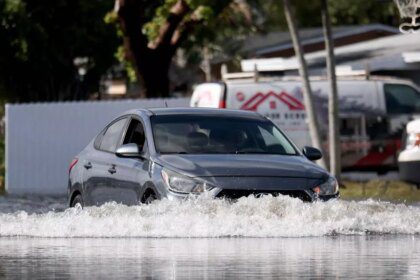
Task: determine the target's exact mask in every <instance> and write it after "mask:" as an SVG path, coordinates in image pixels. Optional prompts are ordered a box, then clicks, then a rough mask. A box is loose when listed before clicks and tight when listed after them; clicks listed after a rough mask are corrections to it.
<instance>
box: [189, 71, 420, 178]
mask: <svg viewBox="0 0 420 280" xmlns="http://www.w3.org/2000/svg"><path fill="white" fill-rule="evenodd" d="M235 78H236V77H234V76H233V77H232V78H231V79H227V80H226V81H224V82H218V83H204V84H200V85H198V86H197V87H196V88H195V90H194V92H193V95H192V97H191V102H190V105H191V106H192V107H213V108H229V109H242V110H252V111H256V112H259V113H261V114H262V115H265V116H267V117H268V118H270V119H271V120H272V121H273V122H275V123H276V124H277V125H278V126H279V127H280V128H282V129H283V130H284V131H285V132H286V133H287V134H288V135H289V137H290V138H292V139H293V141H294V142H295V143H297V145H298V146H300V147H303V146H305V145H310V144H311V139H310V136H309V130H308V125H307V121H306V111H305V105H304V102H303V93H302V84H301V81H300V79H299V78H298V77H283V78H273V77H267V78H259V79H258V80H257V79H254V78H252V77H249V78H240V79H235ZM311 86H312V90H313V96H314V103H315V108H316V110H317V113H318V122H319V124H320V126H321V131H322V136H323V140H324V141H323V143H324V145H325V147H324V148H325V150H327V148H328V142H327V140H328V137H327V133H328V114H327V112H328V102H327V101H328V88H329V83H328V81H327V80H326V79H325V78H323V77H313V78H311ZM338 92H339V107H340V135H341V150H342V163H343V169H344V170H366V171H377V172H386V171H388V170H392V169H396V168H397V154H398V152H399V149H400V147H401V135H402V131H403V130H404V127H405V124H406V123H407V122H408V121H409V120H410V119H411V118H412V116H413V115H415V114H419V113H420V91H419V89H418V88H417V87H416V85H415V84H414V83H412V82H410V81H407V80H401V79H396V78H387V77H379V76H378V77H375V76H370V77H358V76H352V77H340V78H339V80H338ZM327 156H328V155H327Z"/></svg>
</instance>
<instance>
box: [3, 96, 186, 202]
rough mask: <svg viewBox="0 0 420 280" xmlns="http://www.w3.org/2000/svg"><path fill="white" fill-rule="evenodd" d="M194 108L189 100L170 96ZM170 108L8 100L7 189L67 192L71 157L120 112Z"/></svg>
mask: <svg viewBox="0 0 420 280" xmlns="http://www.w3.org/2000/svg"><path fill="white" fill-rule="evenodd" d="M166 101H167V105H168V107H188V105H189V99H187V98H177V99H166ZM151 107H165V101H164V100H163V99H148V100H122V101H88V102H62V103H32V104H16V105H13V104H7V105H6V190H7V192H8V193H10V194H53V195H60V194H65V193H66V191H67V175H68V174H67V172H68V166H69V163H70V161H71V160H72V159H73V157H74V156H75V155H76V154H78V153H79V152H80V151H81V150H82V149H83V148H84V147H85V146H86V145H87V144H88V143H89V141H90V140H91V139H92V138H93V137H94V136H95V135H97V133H99V131H100V130H102V128H103V127H104V126H105V125H106V124H107V123H109V122H110V121H111V120H112V119H113V118H114V117H116V116H118V115H119V114H120V113H123V112H124V111H127V110H130V109H135V108H151Z"/></svg>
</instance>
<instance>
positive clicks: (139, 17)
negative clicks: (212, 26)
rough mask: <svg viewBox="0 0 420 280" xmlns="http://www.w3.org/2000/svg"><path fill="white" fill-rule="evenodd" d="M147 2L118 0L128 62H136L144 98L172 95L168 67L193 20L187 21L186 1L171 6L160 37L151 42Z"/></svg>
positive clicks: (118, 10) (161, 28)
mask: <svg viewBox="0 0 420 280" xmlns="http://www.w3.org/2000/svg"><path fill="white" fill-rule="evenodd" d="M148 4H150V2H147V1H139V0H116V2H115V11H116V12H117V14H118V18H119V25H120V27H121V30H122V32H123V34H124V36H123V43H124V49H125V54H126V59H127V60H128V61H131V62H132V63H133V66H134V67H135V70H136V74H137V79H138V82H139V84H140V89H141V94H142V97H167V96H169V68H170V66H171V62H172V57H173V56H174V54H175V51H176V49H177V48H178V47H179V45H180V43H181V42H182V41H183V40H184V39H185V38H186V36H187V34H188V32H189V31H190V30H191V26H192V25H193V23H195V22H194V20H189V21H184V19H185V17H186V15H187V14H188V13H190V12H191V11H190V8H189V6H188V4H187V3H186V2H185V1H184V0H178V1H177V2H175V3H174V5H173V6H172V8H171V10H170V13H169V15H168V18H167V20H166V22H164V23H163V24H162V26H161V27H160V32H159V35H158V36H157V38H156V39H155V40H154V41H152V42H149V40H148V38H147V37H146V35H145V34H144V33H143V30H142V28H143V26H144V24H146V22H147V18H146V17H145V15H144V11H145V5H148Z"/></svg>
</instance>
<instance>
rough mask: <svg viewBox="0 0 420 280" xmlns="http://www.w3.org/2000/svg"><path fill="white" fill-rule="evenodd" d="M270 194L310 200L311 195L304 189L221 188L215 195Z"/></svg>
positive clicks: (231, 196)
mask: <svg viewBox="0 0 420 280" xmlns="http://www.w3.org/2000/svg"><path fill="white" fill-rule="evenodd" d="M266 194H270V195H272V196H278V195H287V196H291V197H295V198H299V199H301V200H303V201H312V199H311V197H310V196H309V195H308V194H307V193H306V192H305V191H299V190H296V191H278V190H233V189H223V190H221V191H220V192H219V193H218V194H217V196H216V197H219V198H227V199H238V198H240V197H247V196H250V195H253V196H255V197H259V196H261V195H266Z"/></svg>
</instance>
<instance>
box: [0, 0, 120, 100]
mask: <svg viewBox="0 0 420 280" xmlns="http://www.w3.org/2000/svg"><path fill="white" fill-rule="evenodd" d="M113 5H114V1H113V0H95V1H83V0H72V1H66V0H55V1H47V0H38V1H30V0H2V1H0V42H1V43H0V88H3V91H2V92H0V94H7V96H6V97H7V98H8V99H9V100H15V101H35V100H37V101H38V100H67V99H79V98H85V97H86V96H74V93H75V92H77V91H78V90H77V88H78V87H79V86H80V85H79V84H78V80H77V75H76V74H77V73H76V69H75V66H74V65H73V59H74V58H75V57H89V58H90V60H91V61H92V62H93V68H92V69H90V71H89V72H88V74H87V76H86V77H85V80H84V84H83V86H84V87H85V88H86V90H88V91H95V90H97V88H98V80H99V77H100V75H101V74H103V73H104V72H105V71H106V69H108V67H110V66H111V65H112V64H113V63H114V61H115V59H114V57H113V55H112V54H113V53H114V52H115V49H116V48H117V46H118V44H119V42H118V39H117V36H116V34H115V28H114V27H113V26H110V25H106V24H104V21H103V19H104V15H105V14H106V13H107V11H109V10H111V9H112V7H113ZM4 97H5V96H3V98H4Z"/></svg>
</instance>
